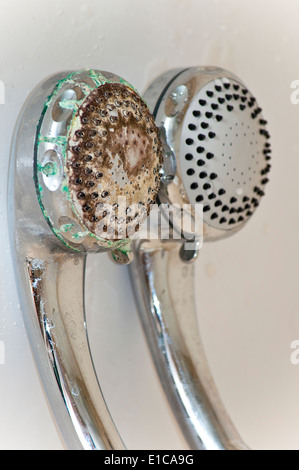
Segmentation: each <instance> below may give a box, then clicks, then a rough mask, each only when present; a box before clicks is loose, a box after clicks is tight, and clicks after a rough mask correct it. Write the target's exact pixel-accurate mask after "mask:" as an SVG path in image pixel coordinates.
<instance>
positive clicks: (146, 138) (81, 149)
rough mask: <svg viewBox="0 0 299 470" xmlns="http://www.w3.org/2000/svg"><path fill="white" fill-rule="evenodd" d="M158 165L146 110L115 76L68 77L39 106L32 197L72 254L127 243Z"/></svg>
mask: <svg viewBox="0 0 299 470" xmlns="http://www.w3.org/2000/svg"><path fill="white" fill-rule="evenodd" d="M161 161H162V153H161V143H160V139H159V135H158V130H157V128H156V126H155V123H154V120H153V117H152V115H151V114H150V112H149V109H148V107H147V105H146V104H145V102H144V101H143V100H142V98H141V97H140V95H139V94H138V93H137V92H136V90H135V89H134V88H133V87H132V85H130V84H128V82H125V81H124V80H123V79H121V78H120V77H118V76H116V75H113V74H111V73H106V72H99V71H94V70H93V71H84V72H75V73H71V74H68V75H66V76H65V77H64V78H63V79H62V80H59V82H58V83H57V84H56V86H55V87H54V88H53V90H52V92H51V93H50V96H49V97H48V98H47V101H46V103H45V105H44V106H43V109H41V116H40V119H39V124H38V129H37V135H36V143H35V153H34V178H35V183H36V190H37V196H38V200H39V203H40V206H41V209H42V212H43V214H44V216H45V218H46V220H47V222H48V224H49V226H50V228H51V229H52V231H53V232H54V233H55V235H56V236H57V237H58V238H60V240H61V241H62V242H63V243H64V244H66V245H67V246H69V247H70V248H72V249H74V250H79V251H100V250H101V249H102V250H103V249H113V248H116V249H120V250H121V249H122V247H126V246H127V245H128V239H129V238H130V237H132V236H133V235H134V234H135V232H136V231H137V230H138V229H139V227H140V225H141V224H142V223H143V222H144V220H145V219H146V217H147V215H148V213H149V210H150V206H151V204H153V202H154V201H155V198H156V195H157V192H158V190H159V185H160V173H159V170H160V167H161Z"/></svg>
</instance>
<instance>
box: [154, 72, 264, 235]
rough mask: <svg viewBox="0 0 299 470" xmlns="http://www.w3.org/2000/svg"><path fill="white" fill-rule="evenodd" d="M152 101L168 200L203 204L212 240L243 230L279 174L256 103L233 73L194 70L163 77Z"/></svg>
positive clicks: (161, 196)
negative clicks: (270, 178) (270, 177)
mask: <svg viewBox="0 0 299 470" xmlns="http://www.w3.org/2000/svg"><path fill="white" fill-rule="evenodd" d="M161 90H162V93H161ZM145 99H146V100H147V102H148V103H149V104H150V107H151V109H152V111H153V113H154V116H155V120H156V124H157V126H158V127H159V128H160V135H161V138H162V141H163V146H164V149H165V160H164V166H163V170H162V185H161V191H160V193H159V199H160V201H161V202H163V203H170V204H178V205H179V206H180V207H183V205H184V204H191V205H192V208H193V209H194V207H195V205H196V204H202V205H203V221H204V237H205V239H206V240H215V239H219V238H223V237H226V236H228V235H230V234H232V233H235V232H236V231H238V230H239V229H240V228H241V227H243V226H244V224H245V223H246V222H247V221H248V220H249V219H250V218H251V216H252V215H253V213H254V212H255V210H256V208H257V207H258V205H259V203H260V200H261V198H262V196H263V195H264V192H265V186H266V184H267V182H268V172H269V170H270V167H271V166H270V163H269V161H270V158H271V147H270V143H269V133H268V131H267V128H266V125H267V122H266V121H265V119H264V117H263V115H262V110H261V108H260V106H259V104H258V102H257V100H256V98H255V97H254V96H253V95H252V93H251V92H250V91H249V89H248V88H247V86H246V85H245V84H244V83H243V81H242V80H240V79H239V78H238V77H236V76H235V75H233V74H232V73H230V72H228V71H226V70H223V69H219V68H213V67H198V68H195V67H194V68H189V69H184V70H183V69H182V70H179V71H178V70H173V71H171V72H167V73H166V74H164V75H163V76H162V77H159V78H158V79H157V80H156V81H155V82H154V83H153V84H152V85H151V86H150V87H149V89H148V90H147V91H146V93H145Z"/></svg>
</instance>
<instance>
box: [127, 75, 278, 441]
mask: <svg viewBox="0 0 299 470" xmlns="http://www.w3.org/2000/svg"><path fill="white" fill-rule="evenodd" d="M144 96H145V99H146V100H147V102H148V104H149V106H150V109H151V110H152V112H153V114H154V117H155V121H156V125H157V126H158V128H159V130H160V137H161V140H162V145H163V151H164V162H163V166H162V170H161V175H162V176H161V189H160V192H159V195H158V200H159V202H160V208H161V212H162V213H163V215H164V217H165V220H166V221H167V224H166V225H167V226H168V225H170V226H171V227H172V228H173V232H170V235H171V236H170V240H169V241H166V240H161V241H158V242H157V241H152V240H143V241H140V240H138V241H137V242H136V243H134V245H133V246H134V253H135V256H134V262H133V263H132V265H131V267H130V271H131V278H132V283H133V286H134V289H133V291H134V293H135V296H136V300H137V304H138V307H139V313H140V317H141V321H142V323H143V326H144V332H145V336H146V337H147V340H148V344H149V347H150V350H151V353H152V356H153V360H154V363H155V365H156V368H157V371H158V373H159V376H160V380H161V383H162V384H163V386H164V389H165V394H166V396H167V398H168V400H169V403H170V405H171V406H172V409H173V412H174V415H175V417H176V418H177V420H178V423H179V425H180V427H181V429H182V431H183V433H184V435H185V437H186V440H187V442H188V443H189V445H190V447H191V448H192V449H198V450H206V449H207V450H226V449H228V450H241V449H246V448H247V447H246V445H245V444H244V443H243V441H242V439H241V437H240V436H239V434H238V432H237V430H236V428H235V427H234V425H233V423H232V421H231V420H230V418H229V416H228V415H227V413H226V411H225V408H224V406H223V403H222V401H221V398H220V396H219V393H218V391H217V388H216V386H215V384H214V381H213V377H212V375H211V373H210V370H209V366H208V362H207V359H206V357H205V352H204V348H203V344H202V340H201V338H200V333H199V331H198V322H197V312H196V302H195V298H194V290H195V286H194V284H195V283H194V264H193V263H192V262H193V261H194V260H195V259H196V258H197V255H198V252H199V248H200V246H201V241H202V238H204V239H205V240H206V241H208V240H218V239H221V238H224V237H228V236H229V235H232V234H234V233H236V232H237V231H239V230H240V229H241V228H242V227H243V226H244V225H245V224H246V223H247V222H248V220H249V219H250V218H251V217H252V215H253V214H254V212H255V210H256V208H257V207H258V206H259V203H260V200H261V198H262V196H263V195H264V192H265V186H266V184H267V182H268V173H269V170H270V163H269V162H270V159H271V147H270V143H269V133H268V131H267V128H266V125H267V122H266V121H265V119H264V117H263V115H262V110H261V108H260V106H259V105H258V103H257V100H256V98H255V97H254V96H253V95H252V93H251V92H250V91H249V90H248V88H247V86H246V85H245V84H244V83H243V81H242V80H240V79H239V78H238V77H236V76H235V75H233V74H232V73H230V72H228V71H226V70H223V69H219V68H214V67H192V68H188V69H177V70H171V71H169V72H166V73H164V74H163V75H162V76H160V77H158V78H157V79H156V80H155V81H154V82H153V83H152V85H150V86H149V88H148V89H147V91H146V92H145V94H144ZM169 207H174V208H177V210H174V209H173V210H170V211H169V210H168V209H169ZM199 207H200V209H202V212H200V211H199V212H198V211H197V209H198V208H199ZM176 214H178V217H176ZM184 214H186V215H188V216H190V215H191V220H192V218H193V222H194V221H196V218H197V217H198V216H199V218H200V219H201V220H200V222H201V221H202V222H203V224H199V225H200V226H199V233H197V232H196V231H194V230H193V233H192V230H191V231H190V230H189V232H187V233H186V231H184V227H182V225H181V222H182V215H183V216H184ZM162 220H163V219H162ZM189 220H190V219H189ZM189 227H190V226H189ZM193 227H194V224H193ZM201 227H202V228H203V230H202V231H201ZM177 235H179V236H177ZM186 235H187V236H186ZM190 235H191V236H190ZM202 235H203V237H202ZM175 240H179V241H178V242H176V243H175V242H174V241H175ZM194 242H195V243H194ZM198 262H200V259H199V260H198Z"/></svg>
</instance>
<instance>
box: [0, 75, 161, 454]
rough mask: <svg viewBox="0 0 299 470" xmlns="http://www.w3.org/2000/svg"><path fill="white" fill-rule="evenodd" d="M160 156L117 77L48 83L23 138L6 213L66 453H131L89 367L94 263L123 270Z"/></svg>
mask: <svg viewBox="0 0 299 470" xmlns="http://www.w3.org/2000/svg"><path fill="white" fill-rule="evenodd" d="M161 162H162V145H161V141H160V139H159V132H158V129H157V127H156V125H155V122H154V119H153V117H152V115H151V114H150V112H149V109H148V107H147V105H146V104H145V102H144V101H143V99H142V98H141V97H140V95H139V94H138V92H137V91H136V90H135V89H134V88H133V87H132V85H130V84H129V83H128V82H126V81H125V80H123V79H122V78H120V77H119V76H117V75H115V74H112V73H109V72H100V71H97V70H88V71H79V72H68V73H60V74H56V75H53V76H51V77H50V78H47V79H46V80H44V81H43V82H42V83H40V84H39V85H38V87H37V88H36V89H35V90H34V91H33V92H32V93H31V95H30V96H29V97H28V99H27V101H26V103H25V105H24V107H23V110H22V112H21V113H20V116H19V119H18V123H17V125H16V128H15V132H14V136H13V141H12V149H11V163H10V176H9V197H8V204H9V207H8V214H9V229H10V237H11V245H12V253H13V260H14V267H15V275H16V279H17V287H18V292H19V296H20V304H21V305H22V310H23V316H24V322H25V325H26V328H27V333H28V336H29V339H30V343H31V347H32V349H33V354H34V357H35V360H36V362H37V366H38V369H39V373H40V376H41V378H42V382H43V384H44V386H45V391H46V393H47V396H48V399H49V402H50V404H51V407H52V410H53V413H54V415H55V418H56V420H57V423H58V425H59V428H60V430H61V433H62V437H63V439H64V441H65V443H66V445H67V446H68V447H69V448H71V449H124V444H123V442H122V440H121V438H120V436H119V434H118V431H117V428H116V427H115V425H114V423H113V420H112V418H111V416H110V413H109V410H108V408H107V405H106V401H105V399H104V397H103V395H102V392H101V388H100V386H99V383H98V378H97V376H96V373H95V370H94V366H93V360H92V358H91V354H90V349H89V343H88V337H87V331H86V319H85V305H84V287H85V285H84V280H85V263H86V255H87V254H88V253H92V252H93V253H97V252H103V251H108V252H111V254H112V256H113V258H114V259H115V260H116V261H117V262H119V263H121V264H126V263H128V262H130V261H131V260H132V251H131V249H130V244H131V240H132V236H133V235H134V234H135V233H136V232H137V231H138V229H139V228H140V226H141V225H142V222H143V221H144V220H145V219H146V217H147V214H148V212H149V210H150V207H151V205H152V204H153V202H154V201H155V198H156V196H157V192H158V190H159V185H160V169H161Z"/></svg>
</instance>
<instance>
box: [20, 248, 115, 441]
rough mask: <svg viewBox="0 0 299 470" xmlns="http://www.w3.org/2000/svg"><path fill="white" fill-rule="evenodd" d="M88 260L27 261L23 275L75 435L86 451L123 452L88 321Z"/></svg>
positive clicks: (65, 257)
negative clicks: (103, 391)
mask: <svg viewBox="0 0 299 470" xmlns="http://www.w3.org/2000/svg"><path fill="white" fill-rule="evenodd" d="M38 255H39V256H40V251H39V253H38ZM85 259H86V257H85V256H83V255H77V254H75V255H70V254H69V253H67V254H66V253H59V252H56V253H54V254H52V253H48V256H46V255H45V253H43V258H42V260H41V259H40V258H38V259H32V258H31V259H28V258H27V260H26V268H25V267H24V273H23V274H24V276H26V274H27V276H28V281H29V282H30V287H31V290H32V294H33V296H32V299H34V305H31V306H30V307H31V310H32V315H33V316H34V318H37V320H38V324H39V327H40V333H41V336H42V341H43V343H44V345H45V347H44V348H43V349H44V351H47V354H48V361H49V367H50V369H51V371H49V373H51V375H52V376H53V381H56V382H57V386H58V387H57V389H56V390H59V391H60V393H61V398H62V400H63V402H64V403H65V406H66V409H67V412H68V414H69V420H68V421H71V423H70V424H71V427H70V432H71V433H73V432H74V431H75V432H76V437H77V438H78V440H79V441H80V447H81V448H83V449H106V450H107V449H108V450H109V449H110V450H111V449H123V448H124V446H123V444H122V442H121V439H120V437H119V435H118V433H117V431H116V428H115V426H114V423H113V422H112V419H111V417H110V414H109V412H108V410H107V406H106V403H105V400H104V397H103V395H102V394H101V389H100V386H99V384H98V381H97V378H96V374H95V371H94V367H93V364H92V361H91V355H90V351H89V344H88V338H87V332H86V324H85V318H84V317H85V315H84V298H83V286H84V283H83V281H84V270H85ZM26 269H27V273H26V272H25V270H26ZM45 299H47V300H46V301H45ZM32 303H33V302H32ZM47 390H48V387H47ZM53 409H54V410H55V409H56V410H57V407H56V406H55V407H53ZM55 414H56V413H55ZM57 419H58V420H59V417H57ZM64 425H65V424H64Z"/></svg>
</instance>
